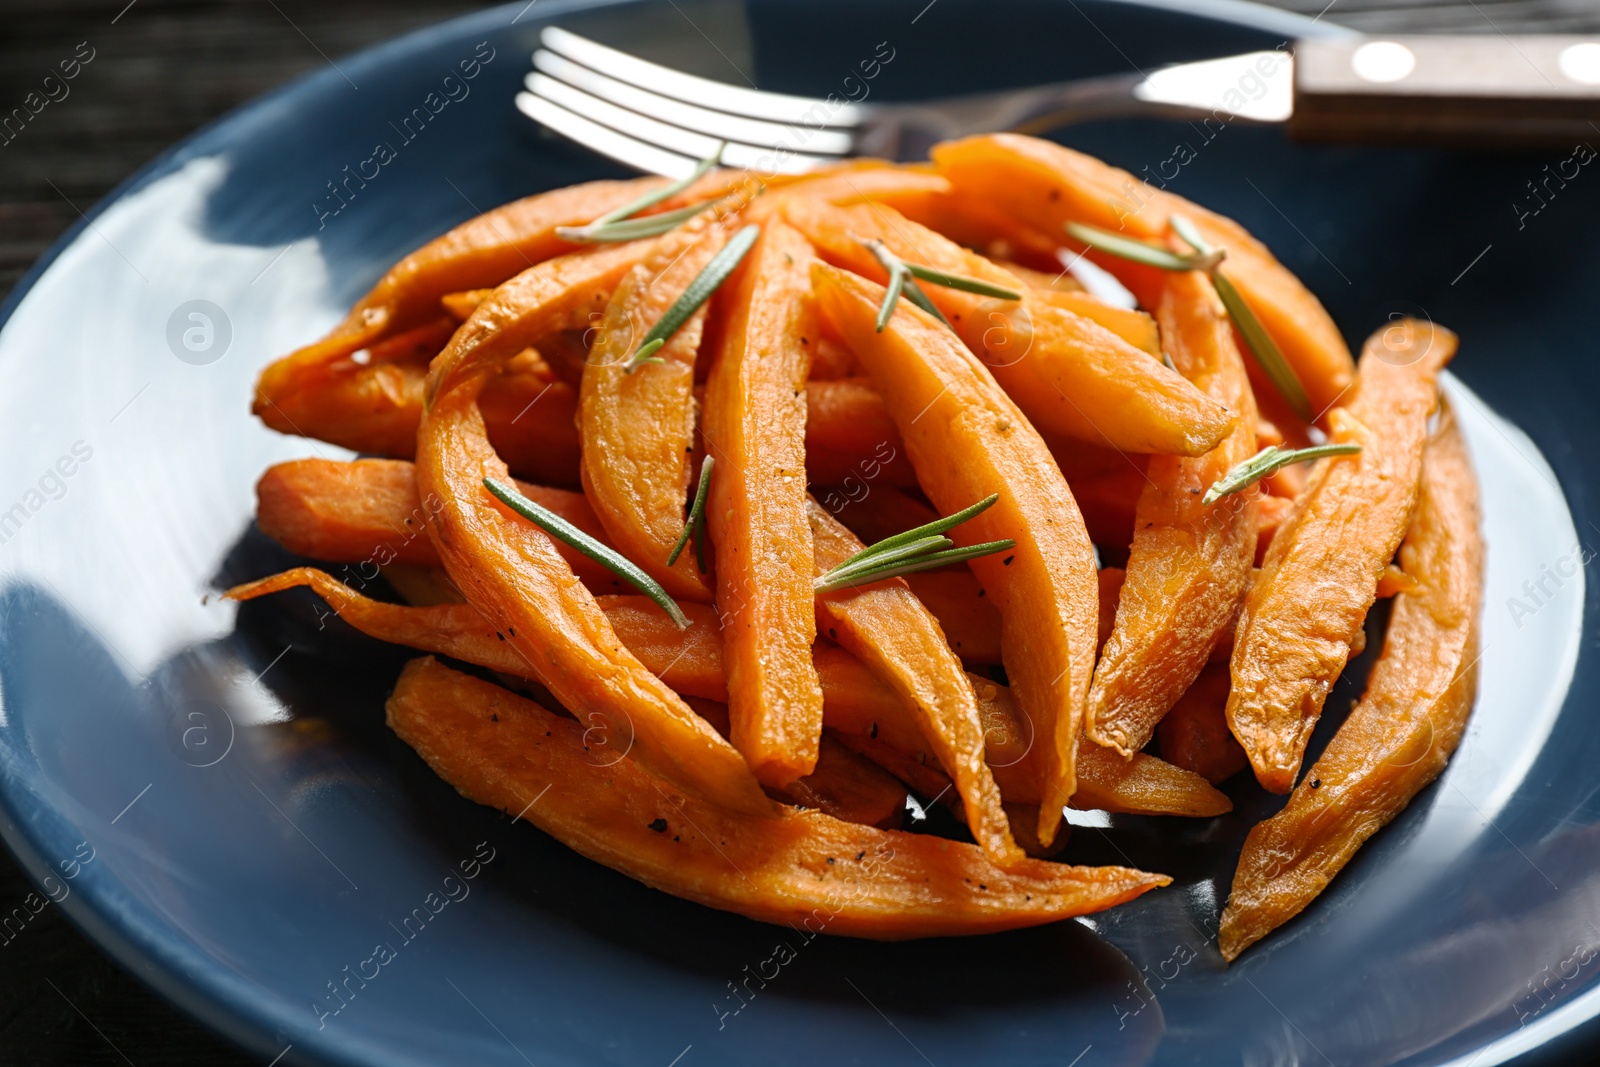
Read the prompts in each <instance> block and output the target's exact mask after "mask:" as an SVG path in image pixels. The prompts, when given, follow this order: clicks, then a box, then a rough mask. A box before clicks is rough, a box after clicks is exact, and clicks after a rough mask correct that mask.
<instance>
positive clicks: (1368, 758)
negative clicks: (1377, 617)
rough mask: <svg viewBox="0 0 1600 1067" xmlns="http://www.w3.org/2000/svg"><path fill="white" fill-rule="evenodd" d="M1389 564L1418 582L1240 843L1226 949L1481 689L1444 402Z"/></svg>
mask: <svg viewBox="0 0 1600 1067" xmlns="http://www.w3.org/2000/svg"><path fill="white" fill-rule="evenodd" d="M1362 373H1363V376H1365V373H1366V372H1365V370H1363V372H1362ZM1361 388H1362V390H1363V391H1364V390H1366V389H1367V388H1369V386H1368V383H1367V381H1365V380H1363V381H1362V383H1361ZM1400 560H1401V565H1402V567H1403V568H1404V570H1405V572H1406V573H1407V574H1408V575H1411V576H1412V577H1413V578H1415V579H1416V582H1417V586H1416V588H1415V589H1414V590H1412V591H1410V592H1405V593H1400V594H1398V595H1397V596H1396V597H1395V601H1394V610H1393V612H1392V614H1391V615H1390V617H1389V632H1388V636H1387V637H1386V638H1385V639H1384V645H1383V652H1382V654H1381V655H1380V656H1379V658H1378V662H1377V664H1376V665H1375V666H1374V667H1373V669H1372V675H1371V677H1370V678H1368V680H1367V691H1366V694H1365V695H1364V696H1363V697H1362V698H1361V702H1360V703H1358V704H1357V705H1356V707H1355V709H1354V710H1353V711H1351V712H1350V716H1349V718H1347V719H1346V720H1345V721H1344V722H1343V723H1342V724H1341V725H1340V726H1339V731H1338V733H1336V734H1334V736H1333V740H1332V741H1330V742H1329V743H1328V747H1327V749H1326V750H1325V751H1324V752H1323V753H1322V757H1321V758H1320V759H1318V760H1317V762H1316V763H1315V764H1314V765H1313V766H1312V768H1311V770H1310V772H1309V773H1308V774H1307V775H1306V778H1305V780H1304V781H1302V782H1301V783H1300V785H1299V786H1298V787H1297V788H1296V789H1295V791H1294V795H1293V796H1291V797H1290V798H1289V803H1288V804H1287V805H1285V807H1284V809H1283V810H1282V811H1280V812H1279V813H1278V814H1277V815H1274V816H1273V817H1272V818H1270V819H1268V820H1267V821H1266V822H1263V823H1260V824H1258V825H1257V826H1256V827H1255V828H1254V829H1252V830H1251V831H1250V836H1249V837H1248V838H1246V839H1245V844H1244V852H1243V854H1242V855H1241V856H1240V857H1239V868H1238V870H1237V872H1235V874H1234V876H1233V891H1232V893H1231V894H1230V896H1229V897H1228V906H1227V908H1226V909H1225V910H1224V911H1223V913H1222V930H1221V948H1222V954H1223V956H1224V957H1226V958H1227V959H1230V960H1231V959H1234V958H1235V957H1237V956H1238V955H1239V953H1241V952H1243V951H1244V950H1245V949H1246V948H1248V947H1249V946H1250V945H1252V944H1253V943H1255V942H1256V941H1258V940H1260V939H1261V938H1262V937H1264V936H1266V935H1267V934H1268V933H1270V932H1271V931H1272V930H1274V929H1276V928H1277V927H1279V926H1281V925H1283V924H1284V923H1285V922H1287V921H1289V919H1291V918H1293V917H1294V916H1295V915H1297V914H1299V913H1300V911H1301V910H1302V909H1303V908H1304V907H1305V906H1306V905H1307V904H1309V903H1310V902H1311V901H1312V900H1313V899H1314V898H1315V897H1316V896H1317V894H1319V893H1321V892H1322V890H1323V889H1324V888H1325V887H1326V886H1327V885H1328V883H1329V882H1330V881H1331V880H1332V879H1333V878H1334V876H1335V875H1337V874H1338V873H1339V871H1340V870H1341V869H1342V868H1343V867H1344V865H1345V864H1346V863H1348V862H1349V860H1350V857H1351V856H1353V855H1354V854H1355V852H1356V850H1357V849H1359V848H1360V847H1361V846H1362V845H1363V844H1364V843H1365V842H1366V840H1367V839H1368V838H1369V837H1371V836H1372V835H1373V834H1374V833H1376V832H1377V831H1378V830H1379V829H1380V828H1381V827H1383V826H1384V825H1385V824H1387V823H1388V822H1389V820H1390V819H1392V818H1394V816H1395V815H1397V814H1398V813H1399V812H1400V811H1401V810H1402V809H1403V808H1404V807H1405V806H1406V805H1407V804H1408V803H1410V801H1411V798H1412V797H1414V796H1416V795H1417V793H1418V792H1419V791H1420V790H1421V789H1422V788H1423V787H1424V786H1426V785H1427V784H1428V783H1429V782H1431V781H1433V779H1434V778H1436V777H1437V776H1438V775H1439V772H1440V771H1442V770H1443V769H1444V765H1445V762H1446V761H1447V760H1448V759H1449V758H1450V754H1451V753H1452V752H1453V751H1455V747H1456V745H1457V743H1458V742H1459V741H1460V740H1461V734H1462V731H1463V730H1464V729H1465V728H1466V723H1467V717H1468V716H1469V715H1470V714H1471V711H1472V705H1473V701H1474V699H1475V698H1476V696H1477V687H1478V641H1479V630H1478V626H1479V614H1480V611H1481V607H1482V599H1483V538H1482V535H1481V534H1480V533H1479V526H1478V487H1477V483H1476V480H1475V479H1474V477H1473V473H1472V465H1471V461H1470V459H1469V458H1468V455H1467V450H1466V445H1465V443H1464V442H1463V441H1462V438H1461V434H1460V431H1459V430H1458V429H1457V427H1456V425H1455V422H1454V420H1453V418H1452V417H1451V415H1450V414H1449V411H1448V409H1447V410H1446V412H1445V414H1444V415H1443V416H1442V417H1441V419H1440V423H1439V427H1438V429H1437V430H1436V431H1435V432H1434V434H1433V437H1432V439H1431V440H1430V441H1429V442H1428V446H1427V451H1426V452H1425V454H1424V457H1423V463H1422V480H1421V487H1420V490H1419V491H1418V493H1417V506H1416V511H1415V514H1414V515H1413V516H1412V518H1411V524H1410V528H1409V529H1408V530H1407V532H1406V537H1405V541H1404V543H1403V544H1402V545H1401V546H1400Z"/></svg>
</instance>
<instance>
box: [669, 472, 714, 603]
mask: <svg viewBox="0 0 1600 1067" xmlns="http://www.w3.org/2000/svg"><path fill="white" fill-rule="evenodd" d="M714 466H716V458H715V457H714V456H707V457H706V459H705V462H704V463H702V464H700V486H699V488H697V489H696V490H695V491H694V503H692V504H690V505H689V518H688V519H687V520H686V521H685V522H684V524H683V533H681V534H679V535H678V540H677V543H676V544H674V545H673V546H672V552H671V554H670V555H668V556H667V566H669V567H670V566H672V565H673V564H674V563H677V562H678V557H679V556H681V555H683V549H684V546H685V545H687V544H688V543H689V536H690V535H691V534H693V535H694V558H695V565H696V566H698V567H699V568H700V573H701V574H704V573H705V572H706V549H705V540H706V497H707V496H708V495H710V492H711V468H712V467H714Z"/></svg>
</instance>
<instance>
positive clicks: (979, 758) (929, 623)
mask: <svg viewBox="0 0 1600 1067" xmlns="http://www.w3.org/2000/svg"><path fill="white" fill-rule="evenodd" d="M809 518H810V523H811V541H812V547H813V550H814V553H815V568H816V569H815V573H816V574H822V573H824V572H826V571H828V570H830V569H832V568H833V567H836V566H838V565H839V564H841V563H843V562H844V561H845V560H847V559H849V558H850V557H851V556H853V555H855V554H856V553H857V552H859V551H861V550H862V549H863V548H865V547H866V546H865V545H863V544H862V543H861V541H860V540H859V539H858V538H857V537H856V536H855V535H854V534H852V533H851V532H850V531H849V530H847V529H845V527H844V526H843V525H841V524H840V523H839V521H838V520H837V519H835V518H834V517H833V516H831V515H829V514H828V513H827V511H826V510H824V509H823V508H822V506H821V505H819V504H817V503H816V501H814V500H813V501H810V508H809ZM816 616H817V626H818V629H819V630H823V631H825V632H826V633H827V635H828V638H829V640H832V641H837V642H838V643H839V644H841V645H843V646H844V647H845V648H846V649H847V650H849V651H850V652H852V653H854V654H855V656H856V658H857V659H859V660H860V661H861V662H863V663H865V664H866V665H867V666H868V667H869V668H870V669H871V670H872V671H873V673H875V674H876V675H877V676H878V677H879V678H880V679H881V680H882V681H883V682H884V683H885V684H887V685H888V686H889V687H890V688H891V689H893V690H894V691H895V692H896V693H898V694H899V695H900V697H901V699H902V700H903V701H905V703H907V704H909V705H910V706H911V707H913V708H915V709H916V710H917V713H918V716H919V721H920V723H921V726H922V733H923V736H924V737H925V738H926V739H927V744H928V745H929V746H930V747H931V748H932V749H933V754H934V756H935V757H936V758H937V759H938V761H939V764H940V766H942V767H943V768H944V769H945V770H946V771H948V772H949V774H950V776H951V778H952V779H954V781H955V783H956V792H957V793H958V794H959V795H960V797H961V800H962V804H963V806H964V808H965V811H966V817H967V828H968V829H970V830H971V831H972V837H973V840H975V841H977V842H978V844H979V845H980V846H981V847H982V848H983V850H984V852H985V853H986V854H987V855H988V856H989V857H990V858H991V859H993V860H994V861H995V862H997V863H1001V864H1010V863H1012V862H1014V861H1016V860H1018V859H1021V858H1022V853H1021V851H1020V850H1018V848H1017V846H1016V844H1015V842H1013V841H1012V838H1011V829H1010V827H1009V825H1008V824H1007V823H1006V816H1005V812H1004V810H1002V808H1001V807H1000V789H999V787H998V786H996V785H995V782H994V776H993V775H992V774H990V772H989V767H988V765H987V764H986V763H985V762H984V748H983V725H982V722H981V720H980V718H979V715H978V705H977V702H976V701H975V700H974V699H973V696H972V691H971V690H970V689H969V688H968V687H967V685H966V684H965V678H964V675H963V672H962V669H961V662H960V660H958V659H956V657H955V654H954V653H952V652H951V651H950V646H949V644H948V643H947V641H946V640H945V636H944V632H943V631H942V630H940V629H939V623H938V621H937V620H935V619H934V617H933V615H932V613H931V612H929V611H928V609H927V608H925V607H924V606H923V605H922V602H921V601H919V600H918V599H917V598H916V595H915V594H913V593H912V592H911V589H910V587H909V586H907V585H906V583H905V582H904V581H903V580H901V579H898V578H893V579H889V580H887V581H882V582H873V583H871V584H868V585H863V586H858V587H855V588H850V589H839V590H835V591H834V592H831V593H824V594H821V595H819V596H817V597H816Z"/></svg>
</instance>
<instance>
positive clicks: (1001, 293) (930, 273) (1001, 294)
mask: <svg viewBox="0 0 1600 1067" xmlns="http://www.w3.org/2000/svg"><path fill="white" fill-rule="evenodd" d="M906 270H907V271H909V272H910V274H911V276H912V277H913V278H920V279H922V280H923V281H925V282H932V283H933V284H934V285H941V286H943V287H944V288H946V289H960V290H961V291H962V292H964V293H977V294H978V295H979V296H992V297H997V298H999V299H1001V300H1021V299H1022V294H1021V293H1019V292H1017V291H1016V290H1015V289H1007V288H1006V287H1005V286H1003V285H995V284H994V283H993V282H985V281H979V280H978V279H977V278H968V277H966V276H965V275H961V274H946V273H945V272H944V271H942V270H934V269H933V268H932V267H924V266H922V265H921V264H920V263H911V262H907V263H906Z"/></svg>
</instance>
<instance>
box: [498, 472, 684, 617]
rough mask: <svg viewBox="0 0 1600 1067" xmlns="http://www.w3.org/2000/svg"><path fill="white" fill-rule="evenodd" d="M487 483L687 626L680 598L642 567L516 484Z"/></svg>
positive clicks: (548, 530) (514, 507)
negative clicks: (541, 504)
mask: <svg viewBox="0 0 1600 1067" xmlns="http://www.w3.org/2000/svg"><path fill="white" fill-rule="evenodd" d="M483 487H484V488H485V489H487V490H489V492H491V493H493V494H494V495H495V496H496V497H497V498H499V500H500V502H501V503H503V504H504V505H505V506H506V507H508V508H510V509H511V510H512V511H515V512H516V513H517V514H518V515H521V516H522V517H523V518H525V519H527V520H528V521H529V522H531V523H533V524H534V525H535V526H537V527H539V529H541V530H543V531H544V532H545V533H547V534H549V535H550V536H551V537H554V538H555V539H556V540H557V541H560V542H561V543H562V544H564V545H567V546H568V547H569V548H573V549H575V550H577V551H579V552H582V553H583V554H584V555H585V556H588V557H589V558H590V559H592V560H594V561H595V562H596V563H598V564H600V565H601V566H602V567H605V568H606V569H608V570H610V571H612V572H613V573H615V574H616V575H617V576H618V577H620V578H622V579H624V580H626V581H627V582H628V583H629V584H630V585H632V586H633V587H634V588H635V589H637V590H639V592H641V593H643V594H644V595H645V596H647V597H649V598H650V599H651V600H654V601H655V602H656V603H657V604H659V605H660V606H661V610H662V611H665V612H666V613H667V614H668V615H670V616H671V617H672V621H673V622H675V623H677V624H678V629H680V630H687V629H688V628H689V620H688V619H687V618H686V617H685V616H684V614H683V610H682V609H681V608H679V607H678V603H677V601H675V600H673V599H672V597H670V596H668V595H667V591H666V590H665V589H663V588H661V586H660V585H659V584H658V583H657V582H656V580H655V579H654V578H652V577H650V576H649V575H648V574H646V573H645V572H644V571H642V570H640V569H639V567H638V566H637V565H636V564H634V563H633V561H631V560H629V559H628V558H627V557H626V556H624V555H622V554H621V553H619V552H617V551H615V550H614V549H610V548H607V547H606V546H605V545H603V544H601V543H600V542H599V541H596V540H595V539H594V538H593V537H590V536H589V535H588V534H586V533H584V532H583V531H582V530H580V529H578V528H577V527H576V526H574V525H572V523H570V522H568V521H567V520H566V519H563V518H562V517H561V516H560V515H557V514H556V513H555V512H553V511H551V510H550V509H548V508H545V507H541V506H540V505H538V504H536V503H534V502H533V501H532V500H529V499H528V498H527V497H525V496H523V495H522V494H521V493H519V492H517V489H516V487H515V486H512V485H507V484H506V483H505V482H502V481H500V480H499V479H497V478H485V479H484V480H483Z"/></svg>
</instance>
